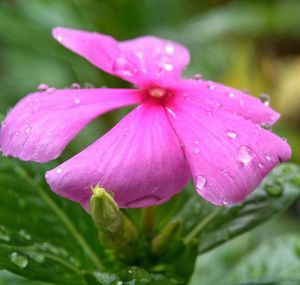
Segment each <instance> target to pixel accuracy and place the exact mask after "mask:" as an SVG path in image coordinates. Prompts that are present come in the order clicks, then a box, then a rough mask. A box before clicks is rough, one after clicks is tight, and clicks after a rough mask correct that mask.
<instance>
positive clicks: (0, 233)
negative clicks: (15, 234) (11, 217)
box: [0, 225, 10, 242]
mask: <svg viewBox="0 0 300 285" xmlns="http://www.w3.org/2000/svg"><path fill="white" fill-rule="evenodd" d="M0 240H3V241H6V242H9V241H10V236H9V232H8V230H7V229H6V228H5V227H4V226H2V225H0Z"/></svg>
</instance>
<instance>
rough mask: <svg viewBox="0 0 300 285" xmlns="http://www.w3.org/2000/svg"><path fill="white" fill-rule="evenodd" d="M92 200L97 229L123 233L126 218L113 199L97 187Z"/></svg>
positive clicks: (92, 210)
mask: <svg viewBox="0 0 300 285" xmlns="http://www.w3.org/2000/svg"><path fill="white" fill-rule="evenodd" d="M92 190H93V195H92V198H91V200H90V209H91V211H90V212H91V215H92V217H93V219H94V221H95V224H96V226H97V228H98V229H99V230H100V231H102V232H108V233H112V234H116V233H119V232H122V231H123V228H124V218H123V215H122V213H121V211H120V209H119V207H118V205H117V203H116V202H115V201H114V199H113V197H112V196H111V195H110V194H109V193H108V192H107V191H106V190H105V189H104V188H100V187H99V186H96V187H95V188H93V189H92Z"/></svg>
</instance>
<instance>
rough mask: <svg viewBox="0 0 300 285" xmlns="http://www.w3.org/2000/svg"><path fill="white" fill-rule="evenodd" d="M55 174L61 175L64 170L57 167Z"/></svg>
mask: <svg viewBox="0 0 300 285" xmlns="http://www.w3.org/2000/svg"><path fill="white" fill-rule="evenodd" d="M55 172H56V173H57V174H61V173H62V172H63V170H62V168H60V167H57V168H56V171H55Z"/></svg>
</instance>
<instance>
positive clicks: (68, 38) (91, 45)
mask: <svg viewBox="0 0 300 285" xmlns="http://www.w3.org/2000/svg"><path fill="white" fill-rule="evenodd" d="M53 36H54V38H55V39H56V40H58V41H59V42H60V43H61V44H62V45H64V46H65V47H67V48H69V49H70V50H72V51H73V52H76V53H78V54H79V55H81V56H83V57H84V58H86V59H87V60H89V61H90V62H91V63H93V64H94V65H96V66H97V67H99V68H100V69H103V70H104V71H106V72H108V73H111V74H114V75H117V76H119V77H121V78H123V79H125V80H127V81H129V82H131V83H133V84H135V85H139V86H143V87H144V86H145V85H149V84H161V83H164V84H167V83H168V82H170V81H171V80H174V79H177V78H179V76H180V73H181V72H182V70H183V68H184V67H185V66H186V65H187V64H188V62H189V58H190V56H189V52H188V50H187V49H186V48H185V47H183V46H181V45H179V44H177V43H175V42H172V41H170V40H164V39H159V38H156V37H153V36H145V37H140V38H137V39H133V40H129V41H124V42H117V41H116V40H115V39H114V38H112V37H110V36H107V35H102V34H98V33H93V32H84V31H80V30H73V29H65V28H55V29H54V30H53Z"/></svg>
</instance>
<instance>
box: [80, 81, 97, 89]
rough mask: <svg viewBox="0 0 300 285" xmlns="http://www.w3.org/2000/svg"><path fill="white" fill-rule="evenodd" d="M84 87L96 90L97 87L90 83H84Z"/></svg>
mask: <svg viewBox="0 0 300 285" xmlns="http://www.w3.org/2000/svg"><path fill="white" fill-rule="evenodd" d="M83 87H84V88H94V87H95V86H94V85H93V84H92V83H90V82H85V83H83Z"/></svg>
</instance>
